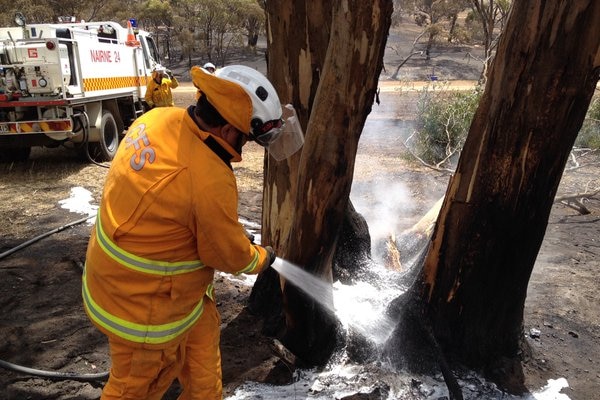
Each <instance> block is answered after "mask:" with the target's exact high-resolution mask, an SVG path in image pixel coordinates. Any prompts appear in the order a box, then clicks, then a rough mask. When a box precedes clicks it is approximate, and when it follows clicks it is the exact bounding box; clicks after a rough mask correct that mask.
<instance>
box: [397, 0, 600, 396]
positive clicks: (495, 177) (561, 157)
mask: <svg viewBox="0 0 600 400" xmlns="http://www.w3.org/2000/svg"><path fill="white" fill-rule="evenodd" d="M598 26H600V2H598V1H595V0H582V1H577V2H563V1H560V0H549V1H545V2H530V1H526V0H516V1H514V3H513V9H512V11H511V13H510V16H509V20H508V22H507V25H506V28H505V30H504V33H503V35H502V36H501V38H500V41H499V45H498V50H497V54H496V56H495V58H494V61H493V63H492V65H491V68H490V73H489V77H488V81H487V84H486V88H485V92H484V94H483V96H482V98H481V102H480V105H479V108H478V109H477V112H476V113H475V116H474V119H473V123H472V125H471V128H470V131H469V135H468V137H467V140H466V143H465V145H464V147H463V150H462V153H461V157H460V160H459V162H458V166H457V169H456V173H455V174H454V176H453V177H452V179H451V181H450V185H449V187H448V190H447V193H446V198H445V201H444V204H443V206H442V209H441V212H440V216H439V218H438V221H437V224H436V229H435V231H434V235H433V238H432V241H431V248H430V251H429V253H428V255H427V257H426V260H425V263H424V268H423V273H422V275H421V276H420V279H418V281H417V284H416V285H415V286H414V287H413V291H412V292H411V296H412V298H413V299H415V298H416V299H418V300H416V303H421V304H422V308H421V309H419V310H418V312H419V316H418V318H417V320H418V321H421V323H425V324H431V328H432V330H433V332H434V335H435V337H436V338H437V340H438V341H439V343H440V346H441V348H442V349H443V351H444V352H445V353H446V354H447V355H449V356H450V357H451V358H452V359H454V360H457V361H459V362H460V363H462V364H464V365H467V366H469V367H471V368H474V369H476V370H479V371H481V372H483V373H484V374H485V375H486V376H487V377H488V378H491V379H492V380H494V381H496V382H497V383H499V384H500V385H501V386H503V387H504V388H506V389H508V390H510V391H511V392H519V391H522V390H523V389H524V387H523V375H522V369H521V366H520V362H519V349H520V345H522V338H523V308H524V303H525V297H526V293H527V284H528V281H529V277H530V274H531V271H532V269H533V266H534V263H535V259H536V257H537V254H538V251H539V249H540V246H541V243H542V240H543V237H544V233H545V230H546V226H547V223H548V217H549V215H550V210H551V208H552V204H553V201H554V197H555V195H556V192H557V188H558V185H559V182H560V179H561V176H562V173H563V170H564V168H565V165H566V162H567V159H568V157H569V152H570V150H571V148H572V146H573V143H574V141H575V138H576V137H577V133H578V131H579V129H580V127H581V125H582V122H583V120H584V118H585V113H586V110H587V108H588V106H589V104H590V100H591V97H592V95H593V93H594V89H595V87H596V84H597V82H598V74H599V72H600V35H597V34H595V32H596V29H597V28H596V27H598ZM408 303H410V304H412V303H411V302H410V301H409V302H408ZM391 343H393V344H392V347H395V348H398V350H399V351H401V350H400V346H402V339H401V337H400V336H398V335H396V336H395V339H394V340H393V341H392V342H391Z"/></svg>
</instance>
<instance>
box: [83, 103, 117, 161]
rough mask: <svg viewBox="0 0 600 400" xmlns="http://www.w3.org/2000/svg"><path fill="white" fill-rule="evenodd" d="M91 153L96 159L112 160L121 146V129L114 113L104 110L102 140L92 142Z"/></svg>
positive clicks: (90, 145) (101, 130)
mask: <svg viewBox="0 0 600 400" xmlns="http://www.w3.org/2000/svg"><path fill="white" fill-rule="evenodd" d="M89 147H90V155H91V156H92V158H93V159H94V160H96V161H111V160H112V159H113V158H114V157H115V154H117V148H118V147H119V129H118V128H117V122H116V121H115V117H113V115H112V113H111V112H110V111H108V110H103V111H102V119H101V120H100V141H98V142H94V143H90V144H89Z"/></svg>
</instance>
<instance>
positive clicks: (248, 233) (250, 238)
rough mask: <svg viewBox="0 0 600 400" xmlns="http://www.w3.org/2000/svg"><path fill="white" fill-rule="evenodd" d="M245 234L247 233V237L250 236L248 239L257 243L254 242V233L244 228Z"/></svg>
mask: <svg viewBox="0 0 600 400" xmlns="http://www.w3.org/2000/svg"><path fill="white" fill-rule="evenodd" d="M244 235H246V237H247V238H248V240H249V241H250V243H252V244H255V243H254V235H253V234H251V233H250V232H248V231H247V230H246V229H244Z"/></svg>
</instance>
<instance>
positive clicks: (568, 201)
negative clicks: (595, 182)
mask: <svg viewBox="0 0 600 400" xmlns="http://www.w3.org/2000/svg"><path fill="white" fill-rule="evenodd" d="M598 193H600V188H598V189H595V190H594V191H592V192H588V191H585V192H583V193H573V194H566V195H562V196H557V197H555V198H554V202H555V203H561V204H564V205H565V206H567V207H570V208H572V209H574V210H576V211H577V212H579V213H580V214H581V215H587V214H589V213H590V210H588V208H587V207H586V206H585V205H584V204H583V200H584V199H590V198H592V197H594V196H596V195H597V194H598Z"/></svg>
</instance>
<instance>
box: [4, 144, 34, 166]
mask: <svg viewBox="0 0 600 400" xmlns="http://www.w3.org/2000/svg"><path fill="white" fill-rule="evenodd" d="M29 154H31V147H16V148H8V149H3V150H0V163H7V162H21V161H27V159H28V158H29Z"/></svg>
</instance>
